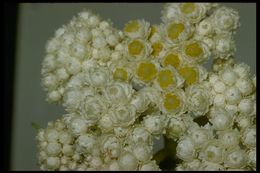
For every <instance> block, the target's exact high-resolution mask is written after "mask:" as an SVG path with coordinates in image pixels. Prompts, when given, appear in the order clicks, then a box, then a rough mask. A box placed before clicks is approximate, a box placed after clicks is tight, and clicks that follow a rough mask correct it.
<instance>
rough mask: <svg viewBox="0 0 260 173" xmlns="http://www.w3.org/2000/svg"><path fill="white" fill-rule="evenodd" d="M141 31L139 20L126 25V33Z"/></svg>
mask: <svg viewBox="0 0 260 173" xmlns="http://www.w3.org/2000/svg"><path fill="white" fill-rule="evenodd" d="M139 29H140V24H139V22H138V21H137V20H132V21H129V22H128V23H126V24H125V27H124V32H137V31H138V30H139Z"/></svg>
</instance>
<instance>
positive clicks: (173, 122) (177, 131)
mask: <svg viewBox="0 0 260 173" xmlns="http://www.w3.org/2000/svg"><path fill="white" fill-rule="evenodd" d="M185 131H186V125H185V123H184V122H183V119H182V118H181V117H174V116H173V117H171V118H170V119H169V123H168V126H167V128H166V135H167V137H168V138H172V139H175V140H176V139H178V138H179V137H180V136H182V135H183V134H184V132H185Z"/></svg>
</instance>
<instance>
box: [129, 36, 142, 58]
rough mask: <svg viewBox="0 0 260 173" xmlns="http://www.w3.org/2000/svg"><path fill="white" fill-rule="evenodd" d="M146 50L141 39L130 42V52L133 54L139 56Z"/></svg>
mask: <svg viewBox="0 0 260 173" xmlns="http://www.w3.org/2000/svg"><path fill="white" fill-rule="evenodd" d="M143 51H144V43H142V42H141V41H139V40H133V41H131V42H130V43H129V44H128V53H129V54H130V55H131V56H138V55H140V54H142V52H143Z"/></svg>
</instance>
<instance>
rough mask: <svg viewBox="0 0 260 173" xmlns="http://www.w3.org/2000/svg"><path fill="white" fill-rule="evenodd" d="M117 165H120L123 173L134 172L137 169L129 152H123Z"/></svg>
mask: <svg viewBox="0 0 260 173" xmlns="http://www.w3.org/2000/svg"><path fill="white" fill-rule="evenodd" d="M118 163H119V165H120V168H121V170H125V171H130V170H132V171H134V170H136V169H137V164H138V162H137V159H136V158H135V156H133V154H132V153H130V152H123V153H121V155H120V156H119V158H118Z"/></svg>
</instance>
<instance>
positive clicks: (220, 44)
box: [214, 34, 236, 59]
mask: <svg viewBox="0 0 260 173" xmlns="http://www.w3.org/2000/svg"><path fill="white" fill-rule="evenodd" d="M214 42H215V50H214V54H215V58H224V59H227V58H229V57H230V56H233V55H234V52H235V51H236V47H235V40H234V38H233V36H232V35H231V34H223V35H217V36H215V37H214Z"/></svg>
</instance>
